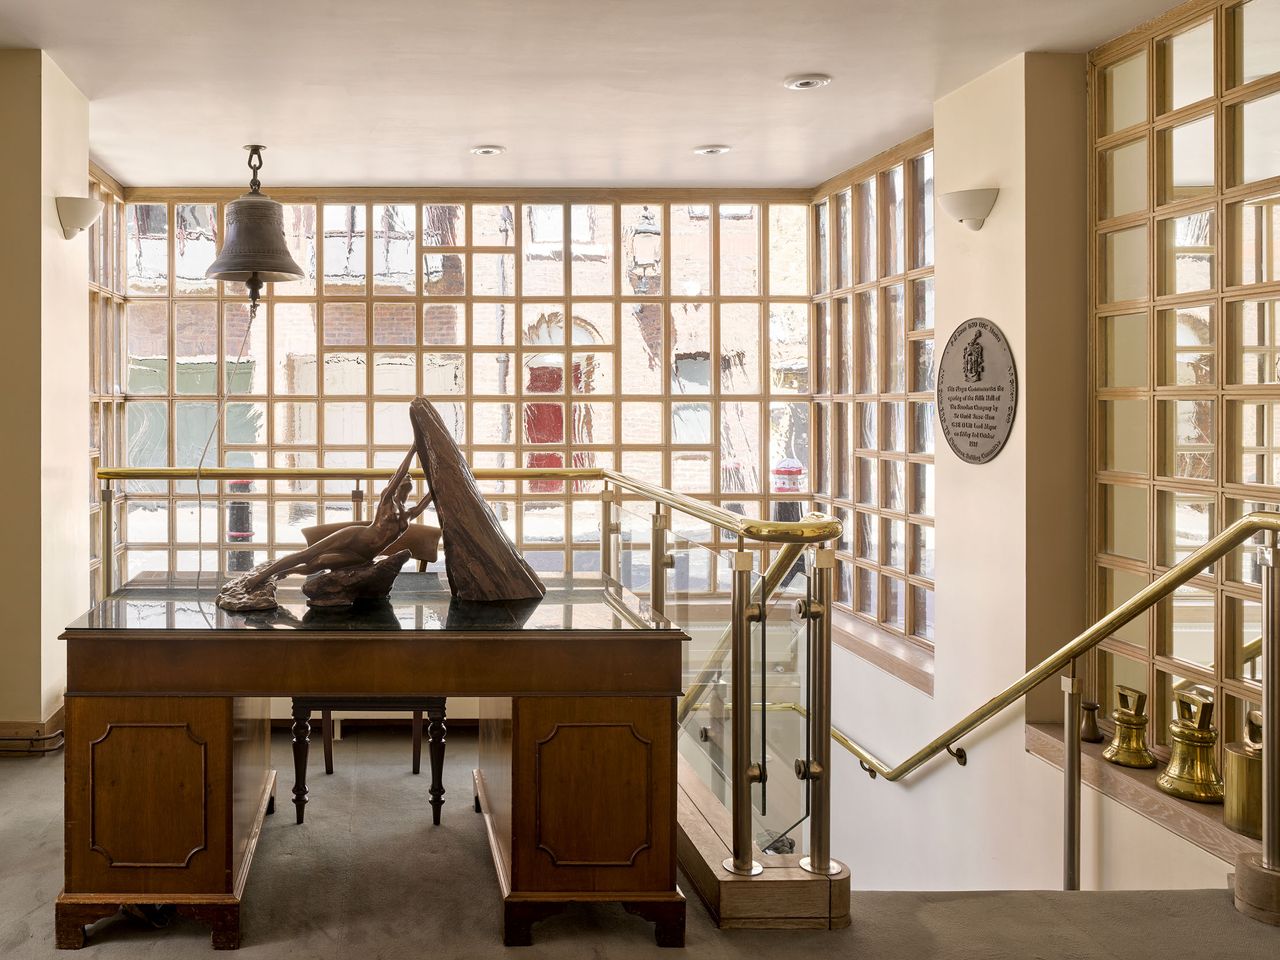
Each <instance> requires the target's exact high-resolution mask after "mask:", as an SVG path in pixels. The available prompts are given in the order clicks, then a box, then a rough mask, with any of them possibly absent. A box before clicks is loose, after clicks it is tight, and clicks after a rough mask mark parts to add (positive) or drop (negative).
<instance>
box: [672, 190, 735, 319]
mask: <svg viewBox="0 0 1280 960" xmlns="http://www.w3.org/2000/svg"><path fill="white" fill-rule="evenodd" d="M722 283H723V279H722ZM710 292H712V207H710V205H708V204H700V205H689V204H672V205H671V294H672V296H673V297H707V296H710Z"/></svg>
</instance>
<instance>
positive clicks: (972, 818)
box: [833, 54, 1228, 889]
mask: <svg viewBox="0 0 1280 960" xmlns="http://www.w3.org/2000/svg"><path fill="white" fill-rule="evenodd" d="M1084 93H1085V59H1084V57H1083V56H1078V55H1058V54H1025V55H1021V56H1019V57H1017V58H1015V59H1013V60H1011V61H1009V62H1008V63H1005V64H1003V65H1002V66H1000V67H997V68H996V69H994V70H992V71H990V72H988V73H987V74H985V75H983V76H981V77H979V78H978V79H976V80H974V81H972V82H971V83H969V84H968V85H966V86H964V87H962V88H961V89H959V90H957V91H955V92H954V93H952V94H949V95H948V96H946V97H944V98H942V99H941V100H939V101H938V102H937V103H936V104H935V108H934V145H935V172H936V181H937V192H938V193H940V194H941V193H946V192H949V191H952V190H963V189H968V188H974V187H989V186H995V187H999V188H1000V196H999V199H998V200H997V201H996V205H995V208H994V209H993V210H992V213H991V216H990V217H989V218H988V220H987V222H986V225H985V226H984V227H983V229H982V230H981V231H980V232H973V231H970V230H968V229H967V228H965V227H963V226H961V225H960V224H958V223H956V222H954V221H952V220H950V219H949V218H947V217H945V216H943V215H941V214H939V217H938V221H937V234H936V241H937V245H936V264H937V265H936V290H937V313H936V323H937V338H938V342H939V343H944V342H945V341H946V339H947V337H949V336H950V334H951V333H952V331H953V330H954V329H955V328H956V327H957V326H958V325H959V324H960V323H961V322H963V321H964V320H966V319H968V318H969V317H974V316H980V317H986V318H987V319H989V320H992V321H994V322H995V323H996V324H997V325H998V326H1000V328H1001V329H1002V330H1003V331H1004V332H1005V334H1006V335H1007V337H1008V339H1009V343H1010V346H1011V348H1012V350H1013V353H1014V357H1015V360H1016V363H1017V366H1018V376H1019V386H1020V392H1021V396H1020V398H1019V404H1018V411H1017V416H1016V419H1015V421H1014V426H1013V432H1012V434H1011V436H1010V438H1009V442H1008V445H1007V446H1006V447H1005V449H1004V451H1003V452H1002V453H1001V454H1000V455H999V456H998V457H997V458H996V459H995V460H994V461H992V462H991V463H988V464H985V465H982V466H974V465H970V464H965V463H963V462H961V461H960V460H959V459H958V458H957V457H956V456H955V455H954V454H952V453H951V451H950V449H949V448H947V447H946V446H945V443H943V442H942V441H941V439H940V441H939V450H938V453H937V544H936V546H937V552H936V557H935V562H936V570H937V584H938V587H937V608H936V610H937V656H936V661H935V672H936V675H935V689H934V696H933V697H928V696H926V695H924V694H922V693H920V692H919V691H917V690H915V689H914V688H912V687H909V686H907V685H906V684H904V683H902V682H900V681H898V680H895V679H893V678H891V677H889V676H888V675H886V674H885V673H883V672H881V671H879V670H877V669H875V668H874V667H871V666H870V665H868V664H867V663H866V662H865V661H862V660H860V659H858V658H856V657H854V656H853V655H851V654H849V653H847V652H845V651H843V650H837V652H836V654H835V656H836V662H835V665H834V671H835V683H834V692H835V704H834V721H835V723H836V724H837V726H839V727H840V728H841V729H843V730H846V731H848V732H849V733H851V734H853V735H854V736H855V737H856V738H857V739H859V740H860V741H862V742H863V743H865V744H866V745H867V746H868V747H869V748H870V749H871V750H872V751H873V752H875V753H876V754H878V755H879V756H881V757H885V758H887V759H888V760H890V761H891V762H897V761H899V760H901V759H902V758H904V757H905V756H907V755H908V754H909V753H911V752H914V750H915V749H917V748H918V747H919V746H920V745H921V744H922V743H924V742H926V741H928V740H929V739H931V738H932V737H933V736H934V735H936V734H937V733H938V732H939V731H940V730H942V729H944V728H945V727H946V726H949V725H950V724H951V723H952V722H954V721H955V720H957V719H958V718H959V717H961V716H963V715H964V714H965V713H967V712H968V711H969V710H971V709H973V708H974V707H976V706H978V705H980V704H981V703H983V702H984V701H985V700H986V699H987V698H989V697H990V696H991V695H993V694H994V693H995V692H996V691H998V690H999V689H1001V688H1002V687H1004V686H1005V685H1007V684H1008V683H1009V682H1010V681H1012V680H1013V679H1015V678H1016V677H1017V676H1019V675H1020V674H1021V673H1022V671H1023V670H1024V669H1025V667H1026V664H1027V663H1028V661H1031V660H1038V659H1039V658H1040V657H1041V656H1042V655H1043V654H1044V653H1046V652H1048V651H1049V650H1052V649H1056V648H1057V647H1058V646H1060V645H1061V644H1062V643H1063V642H1065V641H1066V640H1067V639H1069V638H1070V637H1071V636H1072V635H1073V634H1074V633H1075V632H1076V631H1077V630H1078V628H1079V627H1080V626H1081V624H1082V622H1083V620H1084V577H1085V570H1086V569H1087V566H1086V563H1085V555H1084V550H1085V546H1084V533H1085V520H1084V516H1085V514H1084V510H1085V491H1086V480H1087V473H1086V463H1085V419H1084V417H1085V398H1086V391H1085V330H1086V327H1085V323H1086V316H1087V313H1086V310H1085V306H1086V305H1085V282H1086V281H1085V261H1084V256H1085V228H1086V224H1085V214H1086V207H1085V156H1086V154H1085V144H1084V131H1085V126H1084V125H1085V115H1084V109H1085V99H1084ZM939 436H940V435H939ZM1060 698H1061V693H1060V690H1056V689H1049V690H1046V691H1045V692H1044V693H1043V695H1042V697H1041V698H1040V699H1038V700H1036V701H1034V702H1033V703H1032V704H1031V705H1030V708H1029V709H1030V710H1031V711H1032V714H1033V716H1039V715H1050V716H1060V712H1059V711H1060V702H1061V701H1060ZM1026 717H1027V714H1026V713H1025V712H1024V709H1023V707H1022V706H1021V705H1019V706H1016V707H1014V708H1011V709H1010V710H1008V711H1006V712H1005V714H1003V715H1002V716H1001V717H1000V718H998V719H997V720H996V721H993V722H992V723H991V724H989V725H988V726H987V727H986V728H985V729H983V730H982V731H980V732H979V733H978V734H976V735H974V736H972V737H968V738H966V739H965V741H964V743H963V745H964V746H965V748H966V749H967V750H968V753H969V764H968V766H966V767H964V768H960V767H957V766H956V765H955V764H954V763H953V762H952V761H950V760H949V759H948V758H946V757H945V756H944V757H943V758H942V759H941V760H940V761H934V763H933V764H932V765H931V766H929V767H926V768H925V770H923V771H920V772H917V773H916V774H915V775H913V777H911V778H910V779H909V780H908V781H907V782H906V783H905V784H889V783H885V782H883V781H880V780H875V781H872V780H870V779H868V778H867V776H866V775H865V774H863V773H862V772H861V771H860V770H859V769H858V766H857V763H856V762H854V761H853V760H852V759H851V758H850V757H849V755H848V754H847V753H845V752H844V751H841V750H837V751H836V755H835V757H834V765H835V769H834V772H833V776H834V792H835V796H834V808H835V812H834V816H833V852H834V854H835V855H836V856H837V857H840V858H843V859H845V860H847V862H850V863H851V865H852V869H853V882H854V884H855V885H856V886H858V887H861V888H867V889H895V888H898V889H902V888H925V889H982V888H1055V887H1060V886H1061V882H1062V873H1061V863H1062V860H1061V845H1062V799H1061V790H1062V777H1061V774H1060V773H1058V772H1057V771H1056V770H1055V769H1053V768H1051V767H1049V766H1048V765H1047V764H1045V763H1042V762H1041V761H1039V760H1037V759H1035V758H1033V757H1031V756H1029V755H1028V754H1027V753H1026V751H1025V741H1024V729H1023V726H1024V721H1025V719H1026ZM881 718H885V719H881ZM885 720H887V722H885ZM1083 807H1084V810H1083V828H1084V844H1083V864H1082V866H1083V874H1084V876H1083V879H1084V883H1085V885H1087V886H1092V887H1150V888H1156V887H1185V886H1219V887H1220V886H1223V885H1224V884H1225V880H1226V874H1227V870H1228V866H1227V864H1225V863H1224V862H1222V861H1219V860H1217V859H1216V858H1214V857H1212V856H1210V855H1208V854H1206V853H1204V852H1203V851H1201V850H1199V849H1198V848H1195V847H1194V846H1192V845H1191V844H1188V843H1186V842H1184V841H1182V840H1180V839H1178V838H1176V837H1174V836H1172V835H1171V834H1169V833H1167V832H1166V831H1164V830H1163V829H1161V828H1160V827H1157V826H1155V825H1154V824H1152V823H1150V822H1149V821H1146V820H1144V819H1142V818H1141V817H1139V816H1137V815H1136V814H1133V813H1131V812H1129V811H1128V810H1125V809H1124V808H1122V807H1120V806H1118V805H1116V804H1114V803H1112V802H1111V801H1109V800H1106V799H1105V798H1103V797H1101V796H1099V795H1098V794H1096V793H1095V792H1093V791H1092V790H1089V789H1086V790H1085V797H1084V804H1083Z"/></svg>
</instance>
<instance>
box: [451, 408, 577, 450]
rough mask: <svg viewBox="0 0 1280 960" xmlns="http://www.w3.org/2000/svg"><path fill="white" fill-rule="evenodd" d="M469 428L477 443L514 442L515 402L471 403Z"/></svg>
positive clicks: (502, 443) (505, 443)
mask: <svg viewBox="0 0 1280 960" xmlns="http://www.w3.org/2000/svg"><path fill="white" fill-rule="evenodd" d="M471 429H472V435H473V436H474V439H475V442H476V443H478V444H501V445H507V444H514V443H515V442H516V414H515V404H512V403H473V404H471ZM582 442H589V441H582Z"/></svg>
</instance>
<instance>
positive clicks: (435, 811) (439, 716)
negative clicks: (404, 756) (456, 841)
mask: <svg viewBox="0 0 1280 960" xmlns="http://www.w3.org/2000/svg"><path fill="white" fill-rule="evenodd" d="M444 704H445V698H444V697H433V698H431V699H430V700H428V701H427V720H428V721H429V722H428V724H427V735H428V737H430V740H431V743H430V748H429V749H430V751H431V789H430V791H429V793H430V794H431V822H432V824H434V825H435V826H437V827H438V826H440V808H441V807H442V806H444V743H445V733H446V730H445V722H444ZM415 761H416V757H415ZM414 766H415V770H414V772H415V773H417V770H416V766H417V764H416V762H415V764H414Z"/></svg>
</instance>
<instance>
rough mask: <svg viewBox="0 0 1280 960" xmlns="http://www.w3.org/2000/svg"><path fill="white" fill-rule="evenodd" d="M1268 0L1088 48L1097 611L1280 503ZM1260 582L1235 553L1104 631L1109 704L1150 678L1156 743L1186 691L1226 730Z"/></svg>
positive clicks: (1246, 696)
mask: <svg viewBox="0 0 1280 960" xmlns="http://www.w3.org/2000/svg"><path fill="white" fill-rule="evenodd" d="M1278 6H1280V4H1277V0H1248V2H1246V3H1239V2H1236V0H1231V2H1225V0H1224V2H1220V3H1205V4H1203V5H1202V6H1200V7H1199V8H1197V9H1194V10H1191V11H1189V12H1187V13H1186V14H1185V16H1184V17H1183V18H1182V19H1181V20H1180V21H1179V22H1178V23H1176V24H1174V25H1172V26H1168V25H1166V26H1164V27H1163V29H1161V30H1158V31H1154V32H1150V33H1148V34H1145V35H1134V36H1131V37H1126V38H1123V40H1122V41H1120V42H1118V43H1117V44H1113V45H1108V47H1107V48H1103V50H1102V51H1099V52H1095V54H1094V56H1093V58H1092V60H1093V62H1092V63H1091V72H1092V77H1091V81H1094V82H1091V85H1090V89H1091V90H1092V91H1094V94H1093V95H1094V97H1095V100H1094V103H1093V110H1094V115H1095V116H1097V117H1099V118H1100V120H1101V121H1102V122H1101V123H1100V124H1099V127H1098V128H1097V129H1096V130H1095V131H1094V134H1095V135H1094V139H1093V151H1094V163H1093V164H1091V170H1092V176H1093V178H1094V180H1095V182H1094V184H1093V187H1094V190H1093V194H1092V195H1093V196H1096V197H1098V198H1099V201H1100V202H1099V203H1098V204H1097V205H1096V206H1095V207H1094V208H1093V211H1092V220H1093V224H1092V231H1093V245H1092V246H1093V250H1094V251H1095V258H1096V259H1095V263H1094V276H1095V281H1094V284H1093V289H1094V291H1095V293H1096V296H1095V302H1094V304H1093V305H1092V326H1091V330H1092V338H1091V343H1092V347H1091V350H1092V354H1093V363H1092V364H1091V376H1092V388H1091V404H1092V407H1093V416H1092V418H1091V423H1092V426H1093V431H1092V440H1091V444H1092V449H1093V454H1092V459H1093V467H1094V484H1093V487H1094V495H1093V496H1092V498H1091V505H1092V510H1093V520H1092V523H1091V539H1092V550H1093V556H1094V576H1093V577H1092V584H1093V586H1092V597H1091V603H1092V605H1093V609H1092V611H1091V612H1092V613H1093V614H1094V615H1095V616H1101V615H1103V614H1104V613H1106V612H1107V611H1109V610H1110V609H1112V608H1113V607H1114V606H1115V605H1116V604H1117V603H1119V602H1122V601H1123V600H1125V599H1127V598H1128V597H1129V596H1132V595H1133V594H1134V593H1136V592H1137V591H1138V590H1140V589H1142V588H1143V587H1144V586H1146V585H1147V584H1148V583H1150V582H1151V581H1152V579H1154V578H1155V577H1156V576H1159V575H1160V574H1161V573H1163V572H1164V571H1165V570H1167V569H1168V568H1169V567H1170V566H1171V565H1173V564H1175V563H1177V562H1178V561H1179V560H1181V559H1183V558H1185V557H1186V556H1187V555H1188V554H1189V553H1191V552H1192V551H1193V550H1195V549H1196V548H1198V547H1200V546H1202V545H1203V544H1204V543H1206V542H1207V541H1208V540H1209V539H1210V538H1211V537H1213V536H1214V535H1215V534H1216V533H1218V532H1219V531H1221V530H1222V529H1224V528H1225V527H1226V526H1227V525H1229V524H1230V523H1231V522H1233V521H1234V520H1236V519H1238V518H1239V517H1240V516H1242V515H1243V514H1245V513H1247V512H1250V511H1253V510H1277V509H1280V473H1278V468H1280V453H1278V452H1277V451H1280V431H1278V430H1277V422H1278V421H1277V416H1278V414H1280V404H1277V403H1276V402H1275V397H1274V396H1273V394H1274V390H1275V383H1276V381H1277V366H1276V357H1277V353H1276V346H1275V344H1276V333H1277V329H1280V320H1278V318H1280V312H1278V311H1277V297H1278V296H1280V294H1278V293H1277V289H1276V285H1275V281H1276V271H1275V258H1274V255H1273V252H1274V250H1275V249H1276V247H1275V243H1274V240H1275V237H1274V234H1275V231H1276V227H1277V225H1278V224H1280V218H1278V217H1277V215H1276V210H1277V208H1278V207H1277V202H1276V200H1277V190H1276V177H1277V176H1278V175H1280V169H1275V168H1274V167H1268V166H1267V163H1268V161H1267V159H1266V156H1264V153H1263V152H1261V151H1259V150H1258V149H1257V144H1258V142H1259V140H1258V139H1257V138H1259V137H1266V136H1270V135H1272V133H1274V132H1275V131H1276V129H1277V127H1278V126H1280V124H1277V122H1276V116H1275V114H1273V113H1272V112H1270V107H1269V105H1268V98H1272V100H1273V102H1280V99H1276V94H1275V91H1276V89H1277V84H1278V83H1280V73H1277V72H1276V68H1277V66H1280V65H1278V64H1277V63H1276V62H1275V60H1274V57H1273V58H1271V59H1270V60H1267V59H1266V58H1264V57H1259V56H1258V51H1259V49H1260V45H1263V46H1265V45H1267V44H1268V43H1270V39H1269V37H1268V35H1267V34H1268V31H1269V30H1270V23H1271V22H1272V21H1273V20H1274V13H1275V11H1276V9H1277V7H1278ZM1267 11H1271V12H1270V13H1268V12H1267ZM1149 101H1150V102H1149ZM1117 118H1121V119H1119V120H1118V119H1117ZM1224 134H1225V135H1224ZM1148 145H1150V147H1151V149H1148ZM1259 583H1260V578H1259V576H1258V573H1257V571H1256V569H1255V568H1254V567H1253V565H1252V558H1251V556H1249V550H1248V549H1247V547H1246V548H1244V549H1241V550H1237V551H1235V553H1233V554H1232V556H1231V557H1228V558H1227V559H1226V560H1224V561H1222V562H1220V563H1218V564H1215V565H1214V566H1213V567H1212V568H1210V569H1209V570H1208V571H1206V572H1205V573H1204V574H1203V575H1201V576H1199V577H1197V578H1196V579H1195V580H1194V581H1193V582H1192V583H1190V584H1188V585H1187V586H1186V587H1185V588H1183V589H1181V590H1179V591H1178V592H1177V593H1175V594H1174V595H1173V596H1172V597H1170V598H1169V599H1168V600H1167V601H1166V602H1165V603H1163V604H1162V605H1161V606H1160V607H1159V608H1157V609H1156V610H1154V611H1153V612H1152V614H1151V615H1149V616H1144V617H1142V618H1139V619H1138V620H1136V621H1134V622H1133V623H1131V624H1129V625H1128V626H1126V627H1125V628H1124V629H1123V630H1122V631H1119V632H1117V634H1116V636H1114V637H1112V638H1109V639H1108V640H1106V641H1104V643H1103V647H1102V650H1101V652H1100V653H1099V654H1098V656H1097V658H1096V662H1095V664H1094V669H1093V670H1092V671H1091V676H1090V681H1091V682H1092V683H1093V684H1094V685H1095V690H1094V693H1095V695H1096V699H1097V700H1098V701H1099V702H1100V703H1101V704H1102V705H1103V707H1104V710H1103V713H1104V715H1107V713H1108V710H1109V704H1110V701H1111V699H1112V691H1113V688H1114V685H1115V684H1116V683H1126V684H1128V685H1130V686H1133V687H1136V688H1138V689H1140V690H1143V691H1146V692H1147V693H1149V694H1150V701H1149V702H1151V703H1152V705H1153V718H1152V723H1151V730H1152V732H1153V740H1154V746H1155V748H1156V749H1157V751H1158V752H1163V751H1164V750H1166V749H1167V745H1168V732H1167V731H1168V724H1169V720H1170V711H1171V703H1172V698H1173V694H1174V692H1175V691H1176V690H1179V689H1194V690H1197V691H1199V692H1201V693H1203V694H1204V695H1206V696H1209V697H1211V698H1213V699H1214V700H1215V701H1216V702H1217V703H1218V704H1219V709H1218V713H1217V717H1218V719H1217V721H1216V722H1217V725H1218V726H1219V729H1220V731H1221V733H1222V736H1221V737H1220V738H1219V742H1220V743H1224V742H1227V741H1230V740H1232V739H1237V738H1238V737H1239V735H1240V732H1241V731H1240V719H1241V717H1242V716H1243V714H1242V713H1241V711H1240V710H1239V709H1235V708H1237V707H1239V705H1241V704H1243V703H1247V702H1250V701H1253V700H1257V699H1258V697H1259V696H1260V688H1259V686H1258V683H1257V674H1256V667H1257V664H1256V656H1255V654H1254V652H1253V651H1256V649H1257V645H1256V644H1255V643H1254V641H1255V640H1256V638H1257V636H1258V628H1257V624H1256V611H1257V608H1258V603H1259V597H1260V593H1259V587H1258V584H1259ZM1219 749H1221V748H1220V747H1219Z"/></svg>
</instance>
